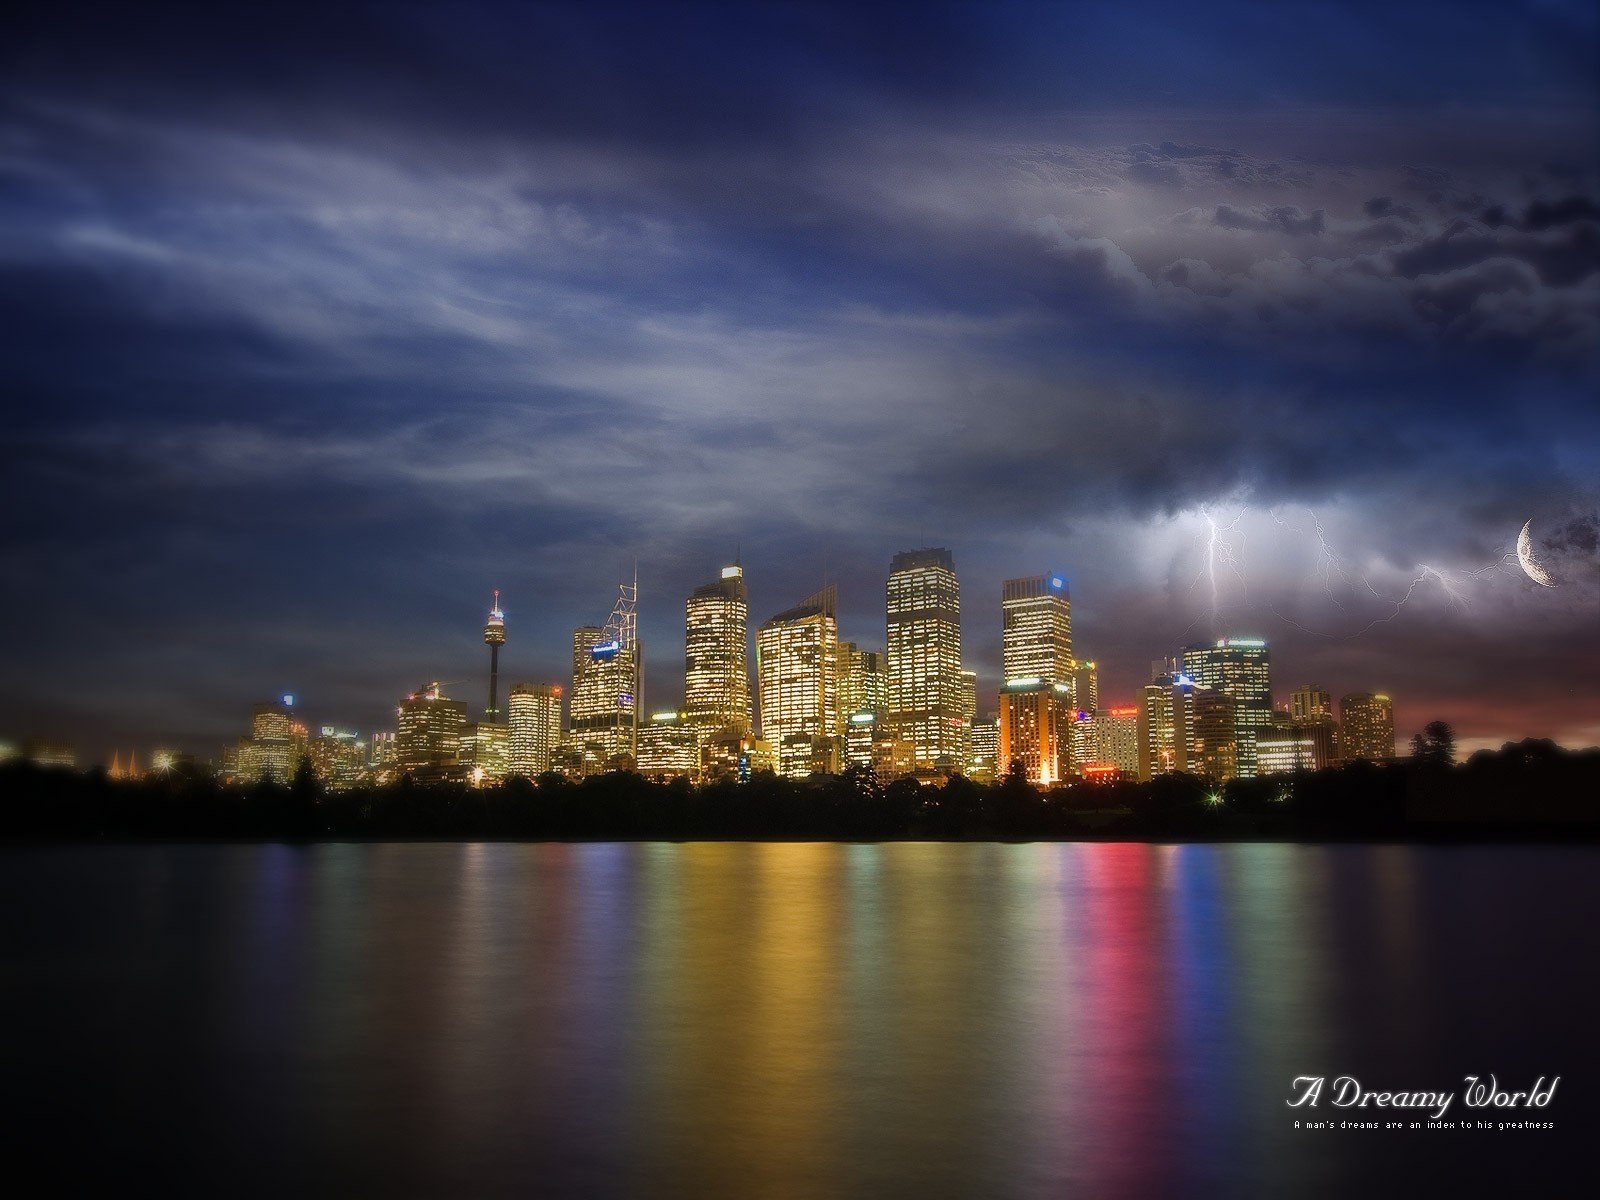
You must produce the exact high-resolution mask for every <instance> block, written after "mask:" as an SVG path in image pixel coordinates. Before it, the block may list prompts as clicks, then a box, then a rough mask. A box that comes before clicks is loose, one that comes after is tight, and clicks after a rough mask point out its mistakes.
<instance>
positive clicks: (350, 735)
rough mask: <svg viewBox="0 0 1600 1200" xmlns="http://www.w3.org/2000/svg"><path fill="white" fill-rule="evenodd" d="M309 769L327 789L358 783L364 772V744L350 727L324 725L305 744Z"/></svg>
mask: <svg viewBox="0 0 1600 1200" xmlns="http://www.w3.org/2000/svg"><path fill="white" fill-rule="evenodd" d="M308 754H309V757H310V759H311V769H312V770H313V771H314V772H315V773H316V776H317V780H318V782H319V783H321V784H322V785H323V786H324V787H325V788H327V789H328V790H329V791H330V792H342V791H345V790H347V789H349V788H353V787H355V786H357V785H358V784H360V783H361V782H362V781H363V780H364V779H365V778H366V774H367V744H366V742H364V741H362V740H361V738H360V737H359V736H358V735H357V734H356V733H355V732H354V731H352V730H348V729H336V728H335V727H334V726H332V725H324V726H323V727H322V730H321V732H320V734H319V735H318V736H317V737H314V738H312V739H311V742H310V745H309V747H308Z"/></svg>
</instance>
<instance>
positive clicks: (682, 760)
mask: <svg viewBox="0 0 1600 1200" xmlns="http://www.w3.org/2000/svg"><path fill="white" fill-rule="evenodd" d="M639 774H641V775H643V776H644V777H645V778H646V779H654V780H656V781H657V782H658V783H665V782H667V781H668V780H671V779H691V780H692V779H695V778H697V777H698V776H699V774H700V738H699V735H698V734H697V733H696V732H695V729H694V727H693V726H692V725H690V724H689V723H688V722H687V721H686V720H684V718H683V714H682V713H678V712H658V713H654V714H652V715H651V717H650V719H649V720H648V721H646V722H644V724H643V725H641V726H640V728H639Z"/></svg>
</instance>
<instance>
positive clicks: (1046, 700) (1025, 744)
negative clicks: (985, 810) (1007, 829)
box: [996, 677, 1073, 787]
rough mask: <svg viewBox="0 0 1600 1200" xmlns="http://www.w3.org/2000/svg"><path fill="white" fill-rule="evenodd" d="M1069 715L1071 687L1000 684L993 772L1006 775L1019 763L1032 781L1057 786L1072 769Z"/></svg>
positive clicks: (1029, 681) (1027, 679)
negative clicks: (997, 732) (996, 756)
mask: <svg viewBox="0 0 1600 1200" xmlns="http://www.w3.org/2000/svg"><path fill="white" fill-rule="evenodd" d="M1072 715H1073V710H1072V687H1071V685H1070V684H1067V683H1057V684H1054V685H1050V686H1043V685H1040V684H1036V683H1034V682H1033V680H1032V678H1031V677H1024V678H1023V679H1021V680H1018V681H1015V682H1007V683H1005V684H1003V685H1001V688H1000V713H999V716H998V718H997V719H996V723H997V725H998V726H999V735H998V739H997V740H998V743H999V744H998V747H997V752H998V761H997V763H996V770H997V771H998V772H999V773H1000V774H1001V775H1006V774H1008V773H1009V772H1010V771H1011V766H1012V764H1013V763H1021V764H1022V770H1023V773H1024V774H1025V775H1026V776H1027V777H1028V779H1030V780H1031V781H1032V782H1034V783H1037V784H1041V785H1043V786H1045V787H1048V786H1050V785H1051V784H1054V783H1060V782H1061V781H1062V780H1063V779H1065V778H1066V777H1067V774H1068V772H1069V771H1070V770H1071V767H1072V751H1071V747H1070V738H1071V730H1070V724H1071V720H1072Z"/></svg>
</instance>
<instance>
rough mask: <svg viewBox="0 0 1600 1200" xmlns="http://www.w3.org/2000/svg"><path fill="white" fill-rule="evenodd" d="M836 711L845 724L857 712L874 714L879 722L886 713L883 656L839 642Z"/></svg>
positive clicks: (886, 684) (887, 708) (850, 643)
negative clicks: (837, 707) (837, 705)
mask: <svg viewBox="0 0 1600 1200" xmlns="http://www.w3.org/2000/svg"><path fill="white" fill-rule="evenodd" d="M839 711H840V714H841V715H842V717H843V719H844V721H845V722H846V723H848V721H849V719H850V718H851V717H853V716H855V714H857V713H862V712H870V713H876V714H877V716H878V720H879V722H882V720H883V718H884V717H885V716H886V715H887V714H888V712H889V681H888V676H887V675H886V674H885V673H884V669H883V655H882V653H880V652H879V651H877V650H863V649H861V647H860V646H857V645H856V644H855V643H854V642H840V643H839Z"/></svg>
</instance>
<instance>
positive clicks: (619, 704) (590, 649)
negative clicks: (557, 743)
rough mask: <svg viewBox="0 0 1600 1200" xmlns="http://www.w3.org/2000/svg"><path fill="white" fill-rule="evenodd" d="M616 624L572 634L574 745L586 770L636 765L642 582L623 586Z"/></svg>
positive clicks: (641, 662)
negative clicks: (638, 607)
mask: <svg viewBox="0 0 1600 1200" xmlns="http://www.w3.org/2000/svg"><path fill="white" fill-rule="evenodd" d="M617 590H618V595H617V602H616V605H615V606H614V607H613V608H612V610H611V619H610V620H609V621H607V622H606V624H605V626H604V627H602V628H597V627H595V626H593V625H584V626H581V627H579V628H578V629H576V630H574V631H573V634H572V694H571V705H572V719H571V741H572V743H573V745H574V746H575V747H577V748H578V749H579V750H581V752H582V754H583V763H584V767H583V769H584V771H585V772H586V773H594V772H598V771H611V770H616V769H618V768H623V769H628V768H631V767H632V766H633V765H634V761H635V755H636V754H637V750H638V733H639V709H640V703H641V693H642V690H643V686H644V646H643V644H642V643H641V642H640V641H639V636H638V629H639V627H638V615H637V605H638V598H639V582H638V579H637V578H635V580H634V582H633V583H632V584H627V583H624V584H620V585H619V586H618V589H617Z"/></svg>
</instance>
